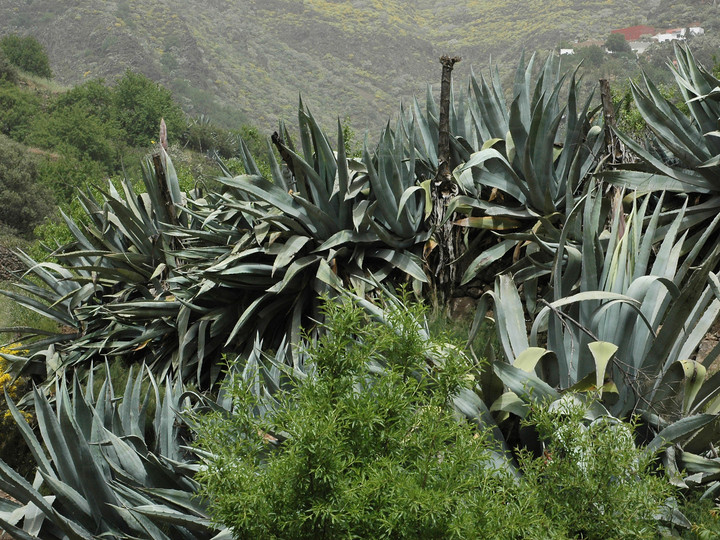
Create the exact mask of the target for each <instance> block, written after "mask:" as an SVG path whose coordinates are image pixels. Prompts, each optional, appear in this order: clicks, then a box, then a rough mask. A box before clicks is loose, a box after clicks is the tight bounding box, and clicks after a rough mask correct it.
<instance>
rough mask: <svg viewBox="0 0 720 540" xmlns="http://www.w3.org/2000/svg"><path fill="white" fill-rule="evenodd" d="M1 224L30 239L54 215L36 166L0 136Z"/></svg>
mask: <svg viewBox="0 0 720 540" xmlns="http://www.w3.org/2000/svg"><path fill="white" fill-rule="evenodd" d="M0 200H2V205H1V206H0V224H1V225H2V226H3V227H4V228H6V230H9V231H10V232H12V233H13V234H17V235H19V236H24V237H29V236H30V235H32V231H33V229H34V228H35V226H36V225H38V224H39V223H40V222H41V221H42V220H43V219H44V218H45V217H46V216H48V215H50V214H51V213H52V211H53V206H54V201H53V199H52V196H51V194H50V193H49V192H48V191H47V190H46V189H45V188H44V187H43V186H41V185H40V184H39V183H38V178H37V162H36V160H35V158H34V157H32V156H30V154H28V152H27V150H26V149H25V148H24V147H22V146H21V145H19V144H17V143H15V142H14V141H11V140H10V139H8V138H7V137H5V136H3V135H0Z"/></svg>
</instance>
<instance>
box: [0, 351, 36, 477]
mask: <svg viewBox="0 0 720 540" xmlns="http://www.w3.org/2000/svg"><path fill="white" fill-rule="evenodd" d="M26 352H27V351H24V350H22V349H21V346H15V347H0V353H2V354H12V355H22V354H24V353H26ZM8 364H9V362H8V361H7V360H5V359H4V358H2V357H0V393H1V392H3V391H6V392H7V394H8V396H10V399H12V400H13V401H14V402H15V403H17V402H18V401H19V400H20V398H22V397H23V395H24V394H25V393H26V392H27V391H28V381H27V379H25V378H23V377H20V378H19V379H16V380H13V377H12V375H10V374H9V373H7V371H8V367H9V365H8ZM1 395H2V394H0V396H1ZM22 414H23V416H24V417H25V420H27V422H28V423H29V424H30V426H33V427H34V426H35V418H34V416H33V415H32V414H30V413H29V412H27V411H23V412H22ZM0 429H1V430H2V434H3V436H2V437H0V459H2V460H3V461H4V462H5V463H7V464H8V465H10V467H12V468H13V469H15V470H16V471H17V472H19V473H20V474H21V475H23V476H24V477H26V478H31V477H32V476H31V475H32V474H33V473H34V470H35V462H34V460H33V458H32V454H31V453H30V451H29V450H27V447H26V445H25V441H24V440H23V438H22V434H21V432H20V429H19V428H18V426H17V424H16V423H15V420H14V419H13V417H12V414H11V413H10V410H9V409H8V406H7V403H6V402H5V400H4V399H2V397H0Z"/></svg>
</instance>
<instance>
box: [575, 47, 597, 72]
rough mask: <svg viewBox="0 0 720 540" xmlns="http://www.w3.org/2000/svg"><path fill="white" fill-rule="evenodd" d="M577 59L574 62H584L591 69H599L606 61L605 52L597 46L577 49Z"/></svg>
mask: <svg viewBox="0 0 720 540" xmlns="http://www.w3.org/2000/svg"><path fill="white" fill-rule="evenodd" d="M575 57H576V58H574V59H573V60H577V61H579V62H582V63H583V65H585V64H587V65H588V66H589V67H590V68H597V67H598V66H600V65H602V63H603V62H604V61H605V51H603V50H602V48H601V47H598V46H597V45H589V46H587V47H580V48H579V49H577V50H576V51H575Z"/></svg>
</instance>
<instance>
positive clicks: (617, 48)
mask: <svg viewBox="0 0 720 540" xmlns="http://www.w3.org/2000/svg"><path fill="white" fill-rule="evenodd" d="M605 47H606V48H607V50H609V51H610V52H614V53H621V52H631V51H632V49H631V48H630V44H629V43H628V42H627V41H626V40H625V36H624V35H622V34H610V35H609V36H608V38H607V39H606V40H605Z"/></svg>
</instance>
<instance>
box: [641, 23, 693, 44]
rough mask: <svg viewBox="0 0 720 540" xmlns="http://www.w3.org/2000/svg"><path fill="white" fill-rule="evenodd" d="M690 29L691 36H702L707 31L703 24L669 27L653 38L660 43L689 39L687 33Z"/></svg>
mask: <svg viewBox="0 0 720 540" xmlns="http://www.w3.org/2000/svg"><path fill="white" fill-rule="evenodd" d="M688 30H689V31H690V35H691V36H702V35H703V34H704V33H705V29H704V28H702V27H701V26H689V27H687V28H669V29H667V30H665V31H664V32H661V33H660V34H655V35H654V36H653V37H652V38H653V39H654V40H655V41H657V42H658V43H663V42H665V41H675V40H684V39H687V36H686V35H685V33H686V32H687V31H688Z"/></svg>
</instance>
